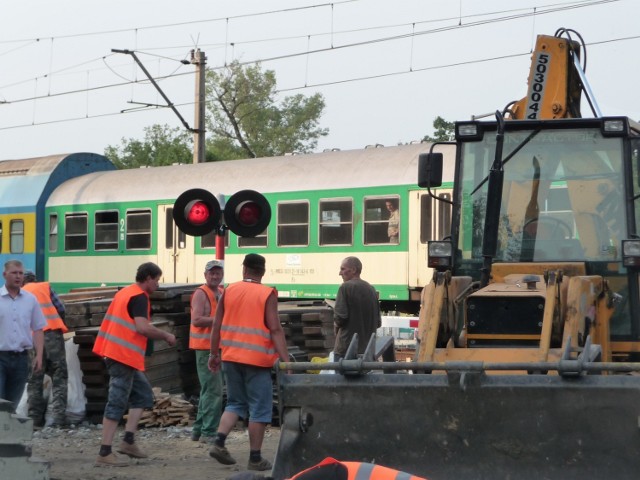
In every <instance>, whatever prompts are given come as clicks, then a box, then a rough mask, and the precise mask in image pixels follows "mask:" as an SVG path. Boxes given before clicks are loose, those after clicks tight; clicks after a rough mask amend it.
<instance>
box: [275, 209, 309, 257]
mask: <svg viewBox="0 0 640 480" xmlns="http://www.w3.org/2000/svg"><path fill="white" fill-rule="evenodd" d="M301 206H302V207H304V208H305V209H306V212H302V213H303V215H302V216H300V215H299V213H298V212H293V213H294V215H291V217H292V219H293V220H298V221H287V222H286V223H285V222H284V221H283V216H285V219H286V217H287V216H289V215H290V212H284V211H283V210H288V209H293V208H296V207H301ZM276 211H277V235H276V243H277V245H278V246H279V247H307V246H309V230H310V223H311V205H310V204H309V201H308V200H291V201H283V202H278V203H277V204H276ZM283 213H286V215H283ZM305 215H306V221H304V218H303V217H304V216H305ZM296 217H297V218H296ZM303 237H305V238H306V241H305V242H303V243H301V242H300V241H299V240H300V239H302V238H303ZM289 238H291V241H288V240H289ZM294 240H295V241H294Z"/></svg>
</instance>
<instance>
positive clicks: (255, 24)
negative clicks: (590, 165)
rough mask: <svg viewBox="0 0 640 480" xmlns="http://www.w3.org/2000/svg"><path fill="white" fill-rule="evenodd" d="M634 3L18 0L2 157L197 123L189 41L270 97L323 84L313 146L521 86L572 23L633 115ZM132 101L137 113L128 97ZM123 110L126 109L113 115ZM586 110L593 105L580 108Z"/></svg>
mask: <svg viewBox="0 0 640 480" xmlns="http://www.w3.org/2000/svg"><path fill="white" fill-rule="evenodd" d="M639 19H640V1H638V0H574V1H568V0H566V1H565V0H557V1H554V0H547V1H544V0H482V1H481V0H458V1H455V0H343V1H341V0H337V1H335V2H334V3H323V2H322V0H319V1H312V0H295V1H294V0H280V1H274V0H255V1H254V0H247V1H240V0H181V1H179V2H178V1H175V0H109V1H103V0H91V1H89V0H22V1H19V2H18V1H11V2H8V1H7V2H5V5H3V9H2V15H0V62H1V63H0V159H2V160H5V159H18V158H29V157H35V156H43V155H50V154H58V153H71V152H78V151H89V152H96V153H103V152H104V149H105V147H107V146H108V145H118V144H120V142H121V139H122V138H136V139H142V138H143V135H144V128H145V127H147V126H151V125H153V124H168V125H169V126H171V127H180V126H181V125H182V124H181V122H180V120H179V119H178V118H177V116H176V115H175V114H174V113H173V112H172V111H171V110H170V109H166V108H164V109H163V108H151V109H140V108H139V107H140V104H141V103H142V104H152V105H163V104H165V102H164V100H163V99H162V97H161V96H160V95H159V94H158V93H157V91H156V90H155V89H154V87H153V86H152V85H150V84H149V83H148V82H146V81H145V80H146V77H145V75H144V74H143V73H142V71H141V70H140V69H139V68H137V67H136V66H135V64H134V62H133V60H132V59H131V57H130V56H128V55H123V54H117V53H112V52H111V49H129V50H135V51H136V52H137V54H138V56H139V58H140V60H141V61H142V62H143V63H144V65H145V66H146V68H147V69H148V70H149V72H150V73H151V74H152V75H153V76H154V77H156V78H157V79H158V83H159V85H160V86H161V88H162V89H163V91H164V92H165V93H166V95H167V96H168V97H169V99H170V100H171V101H172V102H173V103H174V104H175V105H176V106H177V108H178V110H179V111H180V113H181V115H182V116H183V117H184V118H185V119H186V121H187V122H188V123H189V124H190V125H191V126H192V125H193V117H194V110H193V99H194V83H195V80H194V75H193V73H194V67H193V66H192V65H184V64H183V63H181V62H180V60H184V59H188V58H189V52H190V50H191V49H193V48H200V49H201V50H202V51H204V52H205V54H206V56H207V63H208V66H209V67H210V68H220V67H222V66H224V64H225V62H229V61H231V60H232V59H239V60H240V61H242V62H253V61H261V62H262V67H263V69H269V70H274V71H275V72H276V78H277V82H278V89H279V90H280V98H284V96H286V95H294V94H303V95H312V94H314V93H316V92H320V93H322V95H324V98H325V102H326V108H325V113H324V115H323V117H322V118H321V126H322V127H325V128H328V129H329V131H330V133H329V136H328V137H325V138H323V139H321V140H320V142H319V145H318V148H317V151H322V150H323V149H325V148H340V149H342V150H346V149H353V148H362V147H364V146H366V145H369V144H376V143H379V144H383V145H396V144H398V143H406V142H410V141H413V140H419V139H421V138H422V137H423V136H424V135H425V134H427V133H432V123H433V119H434V118H435V117H436V116H438V115H439V116H442V117H444V118H445V119H447V120H450V121H453V120H464V119H468V118H470V117H471V116H472V115H480V114H484V113H489V112H494V111H495V110H502V108H504V106H505V105H506V104H507V103H509V102H510V101H512V100H517V99H519V98H521V97H523V96H524V95H525V94H526V87H527V85H526V82H527V76H528V71H529V62H530V52H531V49H532V47H533V45H534V42H535V36H536V35H537V34H546V35H553V34H554V33H555V31H556V30H557V29H558V28H561V27H565V28H570V29H574V30H576V31H577V32H578V33H580V34H581V35H582V37H583V38H584V41H585V42H586V43H587V78H588V80H589V82H590V85H591V88H592V90H593V92H594V94H595V98H596V101H597V102H598V104H599V106H600V109H601V110H602V113H603V114H604V115H627V116H629V117H631V118H633V119H635V120H639V119H640V93H639V92H640V88H638V82H639V77H640V75H639V73H640V56H639V55H638V54H637V52H638V51H639V47H640V27H639V26H638V25H639ZM132 109H133V110H132ZM121 111H125V113H120V112H121ZM583 114H584V116H591V115H589V111H588V108H586V107H583Z"/></svg>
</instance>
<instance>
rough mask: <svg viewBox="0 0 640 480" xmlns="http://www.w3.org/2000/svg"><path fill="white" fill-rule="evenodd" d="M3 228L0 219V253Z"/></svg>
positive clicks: (0, 250) (0, 251)
mask: <svg viewBox="0 0 640 480" xmlns="http://www.w3.org/2000/svg"><path fill="white" fill-rule="evenodd" d="M3 231H4V230H3V229H2V220H0V253H2V232H3Z"/></svg>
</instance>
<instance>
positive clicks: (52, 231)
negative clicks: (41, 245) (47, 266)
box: [49, 213, 58, 253]
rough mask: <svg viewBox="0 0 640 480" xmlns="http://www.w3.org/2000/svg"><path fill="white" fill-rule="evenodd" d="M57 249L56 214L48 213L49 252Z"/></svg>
mask: <svg viewBox="0 0 640 480" xmlns="http://www.w3.org/2000/svg"><path fill="white" fill-rule="evenodd" d="M57 251H58V214H57V213H50V214H49V253H55V252H57Z"/></svg>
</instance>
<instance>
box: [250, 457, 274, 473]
mask: <svg viewBox="0 0 640 480" xmlns="http://www.w3.org/2000/svg"><path fill="white" fill-rule="evenodd" d="M272 468H273V465H271V462H270V461H269V460H267V459H266V458H261V459H260V460H258V461H257V462H252V461H251V460H249V463H247V469H249V470H257V471H259V472H264V471H265V470H271V469H272Z"/></svg>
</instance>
